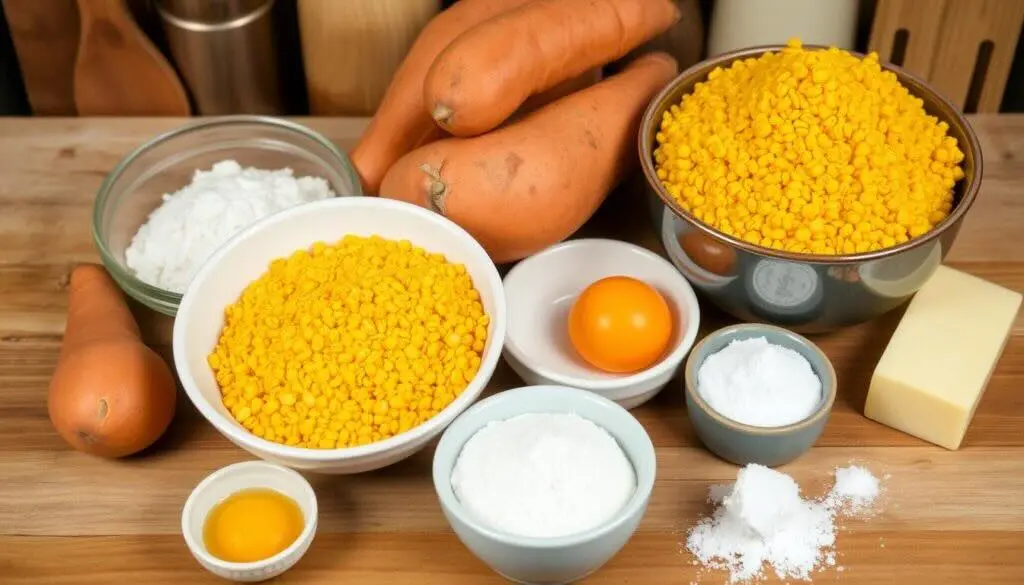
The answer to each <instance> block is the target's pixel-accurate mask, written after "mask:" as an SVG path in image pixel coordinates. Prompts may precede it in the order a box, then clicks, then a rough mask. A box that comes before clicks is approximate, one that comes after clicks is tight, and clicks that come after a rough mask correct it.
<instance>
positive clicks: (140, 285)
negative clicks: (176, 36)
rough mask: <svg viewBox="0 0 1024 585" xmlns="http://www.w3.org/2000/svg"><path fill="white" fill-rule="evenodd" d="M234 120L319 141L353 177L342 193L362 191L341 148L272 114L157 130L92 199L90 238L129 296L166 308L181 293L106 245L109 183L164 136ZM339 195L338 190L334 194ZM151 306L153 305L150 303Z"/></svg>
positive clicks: (176, 302) (229, 123)
mask: <svg viewBox="0 0 1024 585" xmlns="http://www.w3.org/2000/svg"><path fill="white" fill-rule="evenodd" d="M238 124H254V125H266V126H275V127H277V128H280V129H284V130H288V131H291V132H294V133H297V134H301V135H303V136H305V137H306V138H309V139H311V140H313V141H314V142H317V143H319V144H320V145H321V146H323V147H324V148H326V149H327V151H328V152H330V153H331V155H332V156H333V157H334V158H335V161H336V162H337V163H339V165H340V167H341V168H340V170H341V171H342V172H343V173H345V174H348V175H350V176H351V177H352V178H353V185H354V191H353V192H352V193H349V194H346V195H349V196H360V195H362V194H363V188H362V182H361V181H360V180H359V175H358V173H357V172H356V169H355V167H354V166H352V162H351V161H350V160H349V158H348V156H347V155H346V154H345V153H344V152H342V151H341V150H340V149H339V148H338V147H337V146H335V145H334V143H333V142H331V141H330V140H329V139H328V138H327V137H326V136H324V135H323V134H320V133H319V132H317V131H316V130H313V129H312V128H309V127H308V126H304V125H302V124H298V123H296V122H292V121H290V120H285V119H282V118H277V117H274V116H260V115H245V114H243V115H230V116H216V117H210V118H201V119H198V120H196V121H193V122H189V123H187V124H183V125H181V126H178V127H176V128H172V129H171V130H168V131H166V132H162V133H160V134H157V135H156V136H154V137H153V138H150V139H149V140H147V141H146V142H144V143H142V144H141V145H139V146H137V147H135V148H134V149H132V150H131V151H130V152H129V153H128V154H126V155H125V156H124V157H123V158H121V160H120V161H118V163H117V165H116V166H115V167H114V168H113V169H112V170H111V171H110V172H109V173H107V176H106V177H104V178H103V182H102V183H100V186H99V189H97V191H96V198H95V201H94V202H93V208H92V239H93V242H95V244H96V248H97V249H98V250H99V252H100V257H101V258H102V259H103V260H104V264H105V265H106V266H107V269H108V270H109V271H110V272H111V273H112V275H113V276H114V278H115V280H118V281H121V282H123V285H122V286H124V288H125V292H127V293H128V294H129V295H131V296H135V295H142V296H144V297H146V300H144V301H143V299H139V300H140V301H143V302H144V304H147V305H150V306H151V307H153V304H156V305H160V306H165V307H166V308H167V309H172V310H173V309H176V308H177V306H178V305H180V304H181V298H182V296H183V295H182V294H181V293H177V292H174V291H170V290H167V289H163V288H160V287H157V286H153V285H152V284H149V283H148V282H145V281H143V280H142V279H140V278H139V277H137V276H135V274H134V273H133V272H132V271H131V269H129V268H128V267H127V266H126V265H124V263H123V262H121V261H119V260H117V258H115V256H114V254H113V253H112V252H111V251H110V248H108V247H107V244H106V242H105V241H104V240H103V237H102V236H101V235H100V231H99V227H100V224H101V223H102V216H103V209H104V204H105V203H106V200H107V198H108V197H109V196H110V189H111V186H112V185H113V184H114V183H115V182H116V181H117V179H119V178H120V177H121V175H122V174H123V173H124V171H125V169H126V168H128V166H129V165H131V164H132V163H134V162H135V160H136V159H137V158H139V157H140V156H142V154H143V153H145V152H146V151H148V150H149V149H151V148H153V147H154V146H156V145H157V144H160V143H163V142H166V141H168V140H171V139H174V138H177V137H178V136H181V135H183V134H188V133H189V132H195V131H197V130H206V129H209V128H215V127H218V126H232V125H238ZM336 195H337V196H342V194H340V193H339V194H336ZM154 308H155V307H154Z"/></svg>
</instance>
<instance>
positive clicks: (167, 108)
mask: <svg viewBox="0 0 1024 585" xmlns="http://www.w3.org/2000/svg"><path fill="white" fill-rule="evenodd" d="M78 8H79V13H80V15H81V41H80V42H79V46H78V59H77V61H76V63H75V75H74V92H75V105H76V107H77V109H78V113H79V115H82V116H187V115H189V109H190V108H189V102H188V95H187V94H186V93H185V89H184V87H183V86H182V84H181V81H180V80H179V79H178V74H177V73H175V71H174V69H173V68H171V66H170V65H169V64H168V63H167V60H166V59H164V57H163V55H162V54H161V53H160V52H159V51H158V50H157V48H156V47H155V46H153V43H151V42H150V41H149V39H148V38H147V37H146V35H145V34H144V33H143V32H142V31H141V30H140V29H139V27H138V25H136V24H135V21H134V20H132V17H131V14H130V12H129V11H128V8H127V6H126V5H125V3H124V0H78Z"/></svg>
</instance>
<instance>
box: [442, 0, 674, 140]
mask: <svg viewBox="0 0 1024 585" xmlns="http://www.w3.org/2000/svg"><path fill="white" fill-rule="evenodd" d="M680 15H681V13H680V11H679V9H678V7H677V6H676V4H675V2H673V1H672V0H534V1H533V2H530V3H528V4H525V5H523V6H520V7H519V8H516V9H514V10H510V11H508V12H505V13H503V14H501V15H499V16H496V17H494V18H492V19H490V20H487V21H486V22H483V23H481V24H480V25H478V26H476V27H473V28H472V29H470V30H468V31H466V32H464V33H463V34H461V35H459V37H458V38H456V39H455V40H454V41H452V43H451V44H450V45H448V47H447V48H446V49H445V50H444V51H442V52H441V54H440V55H439V56H438V57H437V59H436V60H435V61H434V64H433V65H431V67H430V71H429V73H428V74H427V76H426V80H425V82H424V87H423V92H424V102H425V103H426V105H427V107H428V108H429V110H430V113H431V116H433V118H434V119H435V120H436V121H437V123H438V124H439V125H440V126H441V127H442V128H444V129H445V130H446V131H448V132H450V133H451V134H453V135H455V136H460V137H468V136H476V135H479V134H481V133H483V132H487V131H490V130H492V129H494V128H496V127H498V126H499V125H500V124H501V123H503V122H504V121H505V120H507V119H508V118H509V116H511V115H512V114H513V113H514V112H515V111H516V110H517V109H518V108H519V107H520V106H521V105H522V104H523V103H524V102H525V101H526V100H528V99H529V97H530V96H531V95H536V94H538V93H541V92H543V91H546V90H548V89H550V88H552V87H554V86H556V85H558V84H559V83H562V82H564V81H565V80H567V79H571V78H573V77H576V76H579V75H581V74H583V73H584V72H585V71H587V70H588V69H591V68H594V67H600V66H602V65H605V64H606V63H609V62H611V61H614V60H615V59H618V58H620V57H622V56H624V55H625V54H626V53H628V52H629V51H631V50H633V49H635V48H637V47H639V46H640V45H642V44H643V43H645V42H647V41H648V40H650V39H651V38H653V37H655V36H657V35H658V34H659V33H661V32H663V31H665V30H667V29H668V28H670V27H671V26H672V25H673V24H675V23H676V22H677V21H678V20H679V18H680Z"/></svg>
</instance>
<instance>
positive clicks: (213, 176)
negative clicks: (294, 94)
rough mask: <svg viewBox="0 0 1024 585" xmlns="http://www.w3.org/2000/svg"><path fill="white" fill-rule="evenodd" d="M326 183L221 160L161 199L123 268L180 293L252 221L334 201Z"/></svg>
mask: <svg viewBox="0 0 1024 585" xmlns="http://www.w3.org/2000/svg"><path fill="white" fill-rule="evenodd" d="M333 196H334V193H333V192H332V191H331V189H330V186H329V185H328V183H327V181H326V180H324V179H322V178H319V177H299V178H298V179H296V178H295V177H294V176H293V173H292V170H291V169H279V170H272V171H271V170H262V169H256V168H251V167H250V168H242V166H241V165H239V164H238V163H237V162H235V161H233V160H225V161H221V162H219V163H216V164H214V165H213V167H212V168H211V169H210V170H208V171H206V170H197V171H196V172H195V174H194V175H193V177H192V182H191V183H190V184H189V185H187V186H185V187H183V188H182V189H181V190H179V191H177V192H175V193H168V194H165V195H164V196H163V203H162V204H161V205H160V207H158V208H156V209H155V210H154V211H153V212H152V213H151V214H150V216H149V218H148V219H147V221H146V223H145V224H143V225H142V227H140V228H139V231H138V232H137V233H136V234H135V237H134V238H132V241H131V244H130V245H129V246H128V249H126V250H125V253H124V255H125V263H126V264H127V265H128V268H130V269H132V271H134V272H135V275H136V276H137V277H138V278H139V279H141V280H143V281H144V282H146V283H148V284H151V285H153V286H156V287H159V288H162V289H165V290H169V291H173V292H177V293H182V292H184V291H185V289H186V288H188V284H189V282H190V281H191V280H192V278H193V277H194V276H195V273H196V272H197V271H198V270H199V268H200V267H201V266H202V265H203V263H204V262H206V260H208V259H209V258H210V256H212V255H213V253H214V252H215V251H216V250H217V248H219V247H220V246H221V245H222V244H224V243H225V242H227V241H228V240H229V239H231V237H232V236H234V235H235V234H237V233H239V232H240V231H242V230H244V229H245V228H247V227H249V226H250V225H252V224H253V223H255V222H256V221H258V220H260V219H263V218H264V217H267V216H269V215H272V214H274V213H276V212H278V211H281V210H283V209H287V208H289V207H293V206H295V205H299V204H302V203H309V202H312V201H318V200H320V199H327V198H329V197H333Z"/></svg>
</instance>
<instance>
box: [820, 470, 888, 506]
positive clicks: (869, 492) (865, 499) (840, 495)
mask: <svg viewBox="0 0 1024 585" xmlns="http://www.w3.org/2000/svg"><path fill="white" fill-rule="evenodd" d="M880 491H881V487H880V482H879V481H878V478H877V477H875V476H874V475H873V474H872V473H871V472H870V471H868V470H867V469H865V468H864V467H861V466H859V465H851V466H849V467H844V468H841V469H836V485H835V486H833V487H832V493H830V494H829V498H830V503H831V504H832V505H834V506H835V505H842V503H843V502H847V503H848V505H849V507H850V509H851V510H852V511H854V512H857V511H860V510H861V509H863V508H865V507H867V506H869V505H871V503H872V502H874V501H875V498H877V497H878V494H879V492H880Z"/></svg>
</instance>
